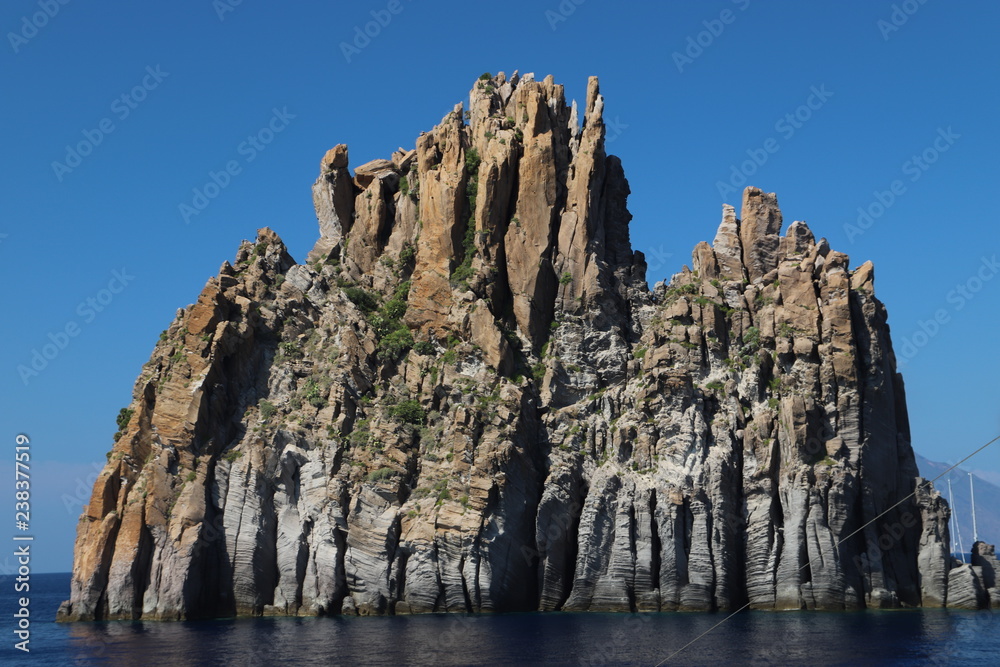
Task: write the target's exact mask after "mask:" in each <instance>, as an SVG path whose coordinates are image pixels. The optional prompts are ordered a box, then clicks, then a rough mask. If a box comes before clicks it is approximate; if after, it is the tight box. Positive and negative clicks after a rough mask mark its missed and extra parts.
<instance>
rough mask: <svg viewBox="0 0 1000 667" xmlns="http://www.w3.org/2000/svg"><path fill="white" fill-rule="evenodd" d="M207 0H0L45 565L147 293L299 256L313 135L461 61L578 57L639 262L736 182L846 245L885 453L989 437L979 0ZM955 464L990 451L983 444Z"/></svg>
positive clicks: (438, 100)
mask: <svg viewBox="0 0 1000 667" xmlns="http://www.w3.org/2000/svg"><path fill="white" fill-rule="evenodd" d="M232 2H233V0H219V1H218V2H215V3H213V2H211V1H210V0H204V1H201V2H185V3H170V2H149V3H141V4H137V3H129V2H121V1H115V0H111V1H108V2H104V3H101V4H100V5H99V6H98V5H95V4H93V3H83V2H69V3H68V4H65V5H61V4H59V3H58V0H42V1H41V2H39V1H38V0H34V1H28V0H12V1H10V2H7V3H5V4H4V6H3V8H2V9H0V28H2V32H3V35H4V40H3V43H2V44H0V63H2V70H0V71H2V77H3V90H4V91H5V95H6V97H5V102H4V104H3V105H2V114H3V132H2V137H3V144H2V146H0V150H2V154H3V156H4V160H3V161H2V162H0V173H2V183H3V188H2V197H3V200H2V208H3V216H2V219H0V266H2V271H3V276H4V284H5V285H7V290H6V295H5V296H6V300H7V302H8V306H9V307H8V310H7V315H6V318H5V326H4V334H3V335H4V345H2V346H0V355H2V356H0V375H2V377H3V380H2V382H0V392H2V395H0V398H2V400H0V406H2V408H0V409H2V411H3V424H4V436H3V437H4V438H6V439H7V440H9V441H10V442H9V443H8V444H9V445H10V447H9V448H8V449H6V450H5V451H9V452H10V451H13V440H14V436H15V435H16V434H17V433H21V432H23V433H27V434H28V435H29V436H30V437H31V440H32V451H33V457H34V458H33V466H34V467H33V477H34V480H35V485H36V486H35V490H36V493H35V497H34V503H35V514H34V517H33V522H34V526H33V527H34V529H35V531H36V534H37V535H38V539H39V542H38V543H37V547H38V548H37V550H36V561H35V567H36V569H37V570H38V571H56V570H61V571H64V570H68V569H69V567H70V564H71V545H72V537H73V530H74V527H75V523H76V519H77V517H78V515H79V511H80V506H81V504H82V502H86V500H87V498H86V496H87V494H88V493H89V485H90V482H91V481H92V479H93V473H94V471H95V469H96V468H95V465H96V466H97V467H99V466H100V465H101V464H103V462H104V454H105V452H106V451H108V449H109V448H110V446H111V437H112V434H113V433H114V431H115V422H114V418H115V415H116V414H117V412H118V410H119V408H121V407H123V406H125V405H127V404H128V403H129V400H130V395H131V390H132V384H133V382H134V380H135V377H136V376H137V375H138V372H139V369H140V367H141V366H142V364H143V363H144V362H145V361H146V360H147V359H148V356H149V354H150V351H151V350H152V348H153V345H154V343H155V342H156V339H157V336H158V334H159V332H160V331H161V330H162V329H164V328H165V327H166V326H167V325H168V323H169V322H170V321H171V319H172V318H173V316H174V313H175V312H176V309H177V308H178V307H182V306H185V305H187V304H189V303H191V302H193V301H194V300H195V298H196V297H197V295H198V292H199V291H200V289H201V287H202V286H203V284H204V282H205V280H207V279H208V278H209V277H210V276H212V275H214V274H215V273H216V272H217V271H218V268H219V266H220V265H221V263H222V262H223V261H224V260H227V259H231V258H232V257H233V255H234V253H235V250H236V248H237V246H238V244H239V242H240V240H241V239H243V238H252V237H253V235H254V233H255V230H256V229H257V228H259V227H262V226H265V225H266V226H270V227H272V228H273V229H275V230H276V231H277V232H278V233H279V234H280V235H281V236H282V237H283V238H284V239H285V241H286V243H287V244H288V246H289V248H290V250H291V252H292V254H293V256H295V257H296V258H297V259H302V258H303V257H304V256H305V254H306V252H307V251H308V250H309V248H310V247H311V246H312V243H313V242H314V240H315V238H316V236H317V229H316V222H315V216H314V214H313V210H312V202H311V196H310V191H309V188H310V185H311V184H312V182H313V180H314V179H315V177H316V174H317V171H318V164H319V159H320V157H321V156H322V155H323V153H324V152H325V151H326V149H328V148H330V147H331V146H333V145H334V144H337V143H341V142H344V143H347V144H349V146H350V152H351V163H352V165H354V166H356V165H358V164H361V163H362V162H365V161H368V160H370V159H374V158H377V157H388V156H389V154H390V153H391V151H392V150H394V149H395V148H397V147H399V146H403V147H413V146H414V143H415V139H416V137H417V135H418V134H419V133H420V132H421V131H423V130H427V129H430V128H431V127H432V126H433V125H434V124H435V123H437V122H438V121H439V120H440V119H441V117H442V116H443V115H444V114H445V113H446V112H448V111H449V110H450V109H451V108H452V106H453V105H454V104H455V103H457V102H459V101H463V100H465V99H467V93H468V90H469V88H471V86H472V84H473V82H474V80H475V79H476V77H478V76H479V74H481V73H482V72H484V71H489V72H496V71H500V70H502V71H506V72H508V73H510V72H512V71H513V70H515V69H520V71H521V72H535V73H536V74H537V75H538V76H539V77H541V76H544V75H546V74H550V73H551V74H553V75H554V76H555V77H556V79H557V81H559V82H562V83H564V84H565V85H566V87H567V94H568V96H570V97H576V98H577V99H582V98H583V97H584V95H585V90H586V83H587V77H588V76H589V75H598V76H599V77H600V78H601V88H602V92H603V93H604V95H605V98H606V111H605V116H606V120H607V121H608V123H609V143H608V151H609V152H610V153H614V154H617V155H619V156H620V157H621V158H622V161H623V163H624V166H625V169H626V174H627V175H628V177H629V180H630V183H631V187H632V191H633V194H632V196H631V198H630V201H629V205H630V209H631V210H632V213H633V214H634V216H635V220H634V221H633V225H632V240H633V245H634V246H635V247H636V248H637V249H639V250H642V251H643V252H645V253H646V255H647V258H648V261H649V265H650V272H649V279H650V284H651V285H652V283H653V282H654V281H656V280H659V279H662V278H666V277H668V276H669V275H670V274H672V273H673V272H674V271H676V270H678V269H680V267H681V266H682V265H683V264H685V263H689V262H690V252H691V249H692V248H693V247H694V245H695V244H696V243H697V242H698V241H700V240H711V238H712V237H713V236H714V233H715V229H716V226H717V224H718V222H719V219H720V211H721V204H722V203H724V202H728V203H734V204H737V205H738V204H739V201H738V199H739V197H738V194H732V190H731V189H730V188H734V186H736V185H738V187H735V189H736V190H739V189H741V188H742V185H743V183H742V181H741V180H740V179H742V178H746V183H748V184H753V185H757V186H758V187H761V188H763V189H765V190H767V191H773V192H777V193H778V197H779V202H780V203H781V205H782V208H783V211H784V215H785V220H786V222H791V221H792V220H806V221H807V222H808V223H809V225H810V227H811V228H812V229H813V231H814V233H815V234H816V235H817V236H826V237H827V238H828V239H829V240H830V243H831V245H832V246H833V247H834V248H836V249H838V250H841V251H844V252H847V253H849V254H850V256H851V259H852V265H854V266H857V265H859V264H861V263H862V262H864V261H865V260H869V259H870V260H872V261H874V263H875V266H876V275H877V280H876V288H877V294H878V296H879V297H880V298H881V299H882V300H883V301H884V302H885V303H886V305H887V307H888V311H889V323H890V325H891V327H892V332H893V336H894V341H895V344H896V350H897V355H899V356H900V357H901V361H905V364H903V366H902V370H903V372H904V376H905V379H906V386H907V391H908V399H909V407H910V418H911V426H912V430H913V443H914V446H915V448H916V449H917V450H918V451H919V452H921V453H922V454H924V455H925V456H927V457H928V458H930V459H934V460H941V461H957V460H958V459H959V458H961V457H962V456H964V455H965V454H966V453H968V452H971V451H972V450H973V449H975V448H976V447H977V446H979V445H980V444H982V443H984V442H986V441H987V440H989V439H990V438H992V437H993V436H994V435H996V434H997V433H998V432H1000V416H998V410H997V408H998V400H997V397H998V394H1000V392H998V390H997V388H996V377H997V376H998V375H1000V360H998V356H997V355H996V354H995V353H994V350H995V345H996V340H997V326H998V323H1000V316H998V313H1000V307H998V306H1000V279H994V278H995V276H994V273H996V272H997V271H1000V268H996V267H994V266H993V257H994V256H995V254H1000V229H998V226H997V224H996V222H995V220H993V217H994V211H995V205H994V204H995V202H994V198H995V196H996V194H995V193H996V184H995V178H996V172H997V169H996V155H998V153H1000V132H998V131H997V129H996V127H997V125H996V120H995V118H996V110H997V108H998V106H1000V104H998V102H1000V99H998V97H1000V96H998V93H997V86H996V84H995V81H996V79H997V76H996V75H997V73H998V69H1000V68H998V64H1000V45H998V41H997V39H996V35H995V26H996V25H998V23H1000V7H998V5H996V4H995V3H987V2H978V3H973V2H949V3H944V2H933V1H932V2H926V3H924V4H921V3H920V2H919V1H918V0H908V1H907V2H898V3H892V2H888V1H886V2H879V1H871V0H868V1H864V2H862V1H860V0H853V1H847V2H837V3H801V2H791V1H789V2H764V1H763V0H738V1H736V2H733V1H730V0H714V1H706V2H697V3H694V2H684V3H682V2H648V3H633V4H631V5H627V4H624V3H615V2H611V1H610V0H586V1H581V0H575V2H574V0H566V1H564V2H561V3H560V2H559V1H558V0H551V1H550V2H544V1H543V2H522V1H519V0H510V1H508V2H505V3H502V4H500V5H497V4H495V3H458V2H436V3H431V2H427V1H425V2H420V1H419V0H397V2H390V0H374V1H369V0H364V1H362V2H354V3H331V2H293V3H282V4H280V5H278V4H277V3H263V2H259V1H257V2H254V1H252V0H243V1H242V2H240V3H239V4H238V5H233V4H232ZM894 4H895V7H894ZM45 7H48V12H49V14H52V16H46V15H44V14H39V12H44V11H45ZM56 8H58V11H56ZM372 12H374V15H373V14H372ZM377 19H381V20H382V23H384V25H379V26H378V29H377V31H376V29H375V28H374V27H373V26H368V27H369V30H370V32H372V33H376V32H377V35H376V36H375V37H373V38H370V39H369V40H368V43H366V42H365V41H364V40H363V39H358V40H357V42H355V39H356V37H357V34H358V32H359V31H364V29H365V27H366V24H367V23H369V22H371V21H374V20H377ZM33 23H34V24H38V25H41V27H39V28H36V27H35V25H34V24H33ZM345 43H346V44H349V45H351V46H350V47H349V48H345V47H344V46H343V44H345ZM123 96H124V97H123ZM251 137H256V139H251ZM255 142H256V143H255ZM81 143H82V144H83V145H82V147H81V146H80V144H81ZM68 147H71V148H73V150H74V151H76V148H79V149H80V150H79V151H78V152H79V153H87V154H86V155H78V154H77V155H73V154H70V153H71V151H70V150H68ZM251 158H252V159H251ZM748 160H751V162H747V161H748ZM53 163H58V164H55V165H54V164H53ZM227 165H228V166H230V167H231V170H232V174H233V175H230V176H229V178H228V182H227V179H226V178H224V177H217V181H218V182H220V183H224V184H225V187H221V188H219V189H218V190H217V191H216V190H215V189H213V188H212V187H209V188H208V190H209V192H210V193H211V194H213V195H214V196H213V197H212V198H211V199H206V200H204V201H197V202H196V201H195V199H196V194H195V191H196V190H199V191H204V189H205V186H206V184H209V183H212V178H211V174H212V172H215V173H216V174H218V173H219V172H222V171H224V170H225V169H226V168H227ZM720 184H722V185H720ZM195 203H197V204H198V205H199V206H201V207H202V210H200V211H199V212H198V213H197V214H196V215H194V214H190V211H189V215H187V216H184V215H183V214H182V211H181V205H184V204H186V205H189V206H192V208H193V207H194V205H195ZM859 208H860V209H861V210H862V211H867V212H868V215H869V216H870V217H867V218H862V219H861V223H862V224H859V215H860V214H859ZM852 225H853V226H852ZM116 272H117V273H116ZM963 290H965V291H964V292H963ZM88 300H92V301H88ZM67 327H68V328H69V329H68V330H67ZM70 332H74V334H75V335H71V334H70ZM53 338H54V339H55V342H54V343H53V342H52V341H53ZM49 343H52V344H54V345H57V344H59V343H63V344H64V347H63V349H59V350H58V354H56V355H55V357H54V358H53V359H51V360H49V361H48V363H47V366H46V367H45V368H44V369H43V370H42V371H40V372H39V373H38V375H37V376H34V375H31V376H28V377H27V381H26V382H25V379H24V378H23V377H22V375H21V374H20V373H19V372H18V366H20V365H24V366H27V365H30V363H31V359H32V355H33V350H39V351H40V350H41V349H42V348H43V346H45V345H46V344H49ZM906 343H908V344H909V347H907V348H905V352H906V354H905V355H904V354H903V352H904V344H906ZM49 351H50V352H51V351H52V350H51V349H50V350H49ZM904 357H905V359H904ZM4 458H5V459H6V460H3V461H0V476H2V478H3V479H11V474H10V470H11V468H12V467H13V456H12V455H11V456H7V457H4ZM969 467H971V468H975V469H981V470H984V471H990V472H992V473H993V474H998V473H1000V447H997V448H995V449H992V450H989V451H987V452H985V453H983V454H981V455H979V456H978V457H977V458H976V459H974V460H973V461H972V462H970V464H969ZM0 495H2V494H0ZM3 565H4V563H3V562H2V561H0V570H2V568H3ZM2 573H3V572H2V571H0V574H2Z"/></svg>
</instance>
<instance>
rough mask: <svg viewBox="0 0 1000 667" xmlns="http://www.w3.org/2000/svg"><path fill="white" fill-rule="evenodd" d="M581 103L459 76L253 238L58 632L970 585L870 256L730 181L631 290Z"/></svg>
mask: <svg viewBox="0 0 1000 667" xmlns="http://www.w3.org/2000/svg"><path fill="white" fill-rule="evenodd" d="M603 110H604V99H603V97H602V96H601V94H600V89H599V85H598V81H597V79H596V78H591V79H590V81H589V82H588V86H587V97H586V100H585V101H584V104H583V106H582V107H578V106H577V105H575V104H573V103H571V104H567V103H566V99H565V95H564V90H563V88H562V86H559V85H557V84H555V82H554V80H553V78H552V77H551V76H549V77H546V78H545V79H544V80H542V81H536V80H535V77H534V76H533V75H531V74H525V75H523V76H521V75H519V74H518V73H516V72H515V73H514V74H513V75H512V76H510V77H507V76H506V75H504V74H503V73H500V74H497V75H496V76H492V75H484V76H483V77H482V78H481V79H480V80H479V81H477V82H476V83H475V85H474V87H473V89H472V91H471V93H470V95H469V103H468V107H467V108H466V107H465V106H464V105H461V104H460V105H456V107H455V108H454V110H453V111H452V112H450V113H449V114H447V115H446V116H445V117H444V118H443V119H442V121H441V123H440V124H438V125H437V127H435V128H433V129H432V130H430V131H429V132H426V133H424V134H422V135H421V136H420V137H418V138H417V140H416V144H415V146H414V148H412V149H404V148H400V149H398V150H396V151H395V152H393V153H391V154H390V155H388V156H387V157H386V156H383V158H380V159H375V160H372V161H369V162H366V163H364V164H363V165H362V166H360V167H357V168H356V169H355V171H354V173H353V174H352V173H351V171H350V169H349V163H348V151H347V147H346V146H344V145H339V146H336V147H334V148H333V149H331V150H330V151H329V152H327V153H326V155H325V156H324V157H323V159H322V161H321V164H320V174H319V178H318V179H317V181H316V183H315V184H314V186H313V199H314V203H315V208H316V215H317V218H318V220H319V228H320V238H319V240H318V242H317V243H316V246H315V247H314V248H313V250H312V252H310V254H309V256H308V258H307V263H306V264H297V263H296V262H295V261H294V260H293V259H292V258H291V257H290V256H289V255H288V252H287V251H286V249H285V247H284V244H283V243H282V242H281V240H280V239H279V238H278V236H277V235H276V234H275V233H274V232H273V231H271V230H269V229H263V230H261V231H260V232H259V233H258V236H257V238H256V241H255V242H252V243H251V242H244V243H243V244H242V245H241V246H240V248H239V250H238V252H237V255H236V257H235V260H234V261H233V263H232V264H230V263H225V264H223V266H222V269H221V270H220V273H219V275H218V276H217V277H216V278H212V279H211V280H210V281H209V282H208V284H207V285H206V286H205V288H204V290H203V291H202V293H201V295H200V296H199V297H198V300H197V302H196V303H195V304H193V305H191V306H189V307H187V308H185V309H182V310H181V311H179V312H178V314H177V317H176V318H175V320H174V322H173V323H171V325H170V326H169V327H168V328H167V330H166V331H164V332H163V334H162V335H161V337H160V340H159V342H158V343H157V344H156V347H155V349H154V351H153V355H152V358H151V359H150V361H149V363H147V364H146V365H145V366H144V367H143V369H142V372H141V374H140V376H139V379H138V380H137V382H136V385H135V389H134V392H133V401H132V403H131V405H130V406H129V409H128V410H129V411H130V412H129V411H127V412H126V413H123V415H124V414H127V415H128V418H124V417H123V419H124V425H122V426H121V428H120V430H119V434H118V436H117V440H116V442H115V444H114V446H113V449H112V451H111V452H110V453H109V457H108V464H107V466H106V467H105V468H104V470H103V471H102V473H101V475H100V477H99V478H98V480H97V482H96V483H95V485H94V492H93V496H92V498H91V501H90V503H89V504H88V506H87V507H86V509H85V511H84V513H83V516H81V519H80V524H79V528H78V535H77V542H76V552H75V560H74V569H73V580H72V593H71V599H70V600H69V601H68V602H67V603H65V604H64V605H63V607H62V608H61V610H60V618H61V619H63V620H77V619H114V618H119V619H138V618H141V619H179V618H199V617H213V616H230V615H233V614H242V615H316V614H391V613H396V614H400V613H420V612H433V611H461V612H469V611H505V610H528V609H542V610H558V609H564V610H595V611H596V610H607V611H615V610H621V611H646V610H678V609H683V610H711V609H738V608H740V607H741V606H742V605H744V604H745V603H749V604H750V605H751V606H752V607H754V608H760V609H813V608H825V609H851V608H860V607H865V606H876V607H886V606H900V605H920V604H923V605H927V606H941V605H943V604H945V603H946V602H947V603H950V601H951V597H950V596H949V594H948V591H949V587H952V586H954V587H955V590H956V592H961V591H965V592H964V593H961V595H959V596H958V597H957V598H956V599H963V600H964V599H972V600H973V601H974V603H975V604H980V603H981V601H982V600H983V599H986V597H987V596H988V595H993V594H994V593H990V592H989V591H993V592H995V591H996V589H995V588H994V587H991V586H990V585H989V584H980V585H981V587H983V595H982V596H979V597H976V595H977V593H976V590H975V585H976V582H977V581H978V579H975V577H976V576H978V575H976V572H975V570H971V574H970V573H967V572H965V571H956V570H951V568H950V563H949V561H948V556H947V550H946V548H945V546H944V545H946V544H948V532H947V530H948V529H947V521H948V508H947V505H946V504H945V503H944V501H943V500H942V499H941V498H940V496H939V495H938V494H937V492H935V491H934V490H933V488H932V487H931V486H930V485H929V484H927V483H926V482H924V480H921V479H919V478H918V477H917V470H916V466H915V463H914V458H913V452H912V450H911V448H910V442H909V427H908V423H907V415H906V406H905V397H904V388H903V382H902V378H901V377H900V376H899V375H898V373H896V369H895V361H894V357H893V353H892V345H891V341H890V339H889V331H888V327H887V325H886V314H885V309H884V307H883V305H882V304H881V302H879V301H878V300H877V299H876V298H875V295H874V271H873V269H872V266H871V264H864V265H862V266H861V267H860V268H859V269H856V270H854V271H851V269H850V266H849V260H848V257H847V256H846V255H844V254H842V253H838V252H836V251H834V250H831V249H830V247H829V244H828V243H827V242H826V240H825V239H820V240H819V241H816V240H815V237H814V236H813V234H812V232H811V231H810V230H809V229H808V227H807V226H806V225H805V223H802V222H794V223H792V224H791V225H790V226H789V227H788V229H787V230H786V232H785V234H784V236H781V235H780V232H781V226H782V217H781V212H780V210H779V209H778V204H777V198H776V197H775V195H773V194H766V193H764V192H762V191H761V190H759V189H757V188H752V187H751V188H747V189H746V191H745V192H744V195H743V201H742V202H741V204H742V205H741V211H740V217H739V218H737V216H736V210H735V209H734V208H733V207H732V206H724V207H723V216H722V223H721V225H720V226H719V229H718V232H717V234H716V236H715V239H714V242H713V243H712V244H711V245H709V244H708V243H701V244H699V245H698V246H697V247H696V248H695V250H694V255H693V263H692V266H693V270H689V269H686V268H685V269H684V270H682V271H681V272H679V273H678V274H676V275H675V276H674V277H673V279H672V280H671V281H670V284H669V286H666V285H663V284H660V285H658V286H657V288H656V289H655V290H653V291H652V292H651V291H650V290H649V289H648V288H647V286H646V282H645V261H644V258H643V256H642V254H641V253H638V252H634V251H633V250H632V248H631V244H630V242H629V233H628V225H629V222H630V220H631V214H630V213H629V212H628V208H627V197H628V195H629V192H630V190H629V185H628V182H627V180H626V179H625V175H624V171H623V168H622V164H621V161H620V160H618V159H617V158H615V157H613V156H608V155H607V154H606V152H605V146H604V123H603V120H602V114H603ZM581 123H582V124H581ZM911 494H914V495H913V496H912V497H911ZM862 527H864V528H863V530H860V532H857V531H859V529H861V528H862ZM889 529H891V530H892V531H894V532H893V533H892V534H893V540H894V541H893V543H892V545H890V546H889V547H885V548H878V547H876V548H875V549H873V548H872V547H871V545H873V544H874V545H879V544H880V540H881V538H882V537H883V535H884V534H885V531H887V530H889ZM855 533H856V534H855ZM987 555H988V554H986V552H985V551H983V556H982V558H984V559H985V558H986V556H987ZM970 577H972V579H970ZM994 585H995V582H994ZM987 588H988V589H989V590H988V591H987ZM970 590H971V591H973V594H972V597H971V598H970V597H969V595H968V591H970ZM963 596H964V597H963ZM963 604H964V602H963Z"/></svg>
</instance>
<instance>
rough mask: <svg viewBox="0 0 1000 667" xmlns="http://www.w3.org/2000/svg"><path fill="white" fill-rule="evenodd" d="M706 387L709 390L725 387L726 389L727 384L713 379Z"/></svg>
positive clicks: (720, 389)
mask: <svg viewBox="0 0 1000 667" xmlns="http://www.w3.org/2000/svg"><path fill="white" fill-rule="evenodd" d="M705 389H708V390H709V391H722V390H723V389H725V385H723V384H722V383H721V382H719V381H718V380H712V381H711V382H709V383H708V384H706V385H705Z"/></svg>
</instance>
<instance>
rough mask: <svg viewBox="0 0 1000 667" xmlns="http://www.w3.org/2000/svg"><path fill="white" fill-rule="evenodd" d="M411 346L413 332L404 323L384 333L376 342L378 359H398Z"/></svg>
mask: <svg viewBox="0 0 1000 667" xmlns="http://www.w3.org/2000/svg"><path fill="white" fill-rule="evenodd" d="M411 347H413V334H411V333H410V330H409V329H408V328H407V327H406V326H405V325H404V326H400V327H399V328H398V329H395V330H393V331H392V332H390V333H388V334H386V335H385V336H384V337H383V338H382V340H380V341H379V343H378V356H379V358H380V359H383V360H389V359H398V358H399V357H400V356H401V355H402V354H403V353H404V352H406V351H407V350H409V349H410V348H411Z"/></svg>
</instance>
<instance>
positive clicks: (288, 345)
mask: <svg viewBox="0 0 1000 667" xmlns="http://www.w3.org/2000/svg"><path fill="white" fill-rule="evenodd" d="M278 353H279V354H280V355H281V356H283V357H288V358H289V359H299V358H301V357H302V356H304V355H303V354H302V350H301V349H299V346H298V345H297V344H296V343H293V342H292V341H289V340H286V341H284V342H282V343H279V344H278Z"/></svg>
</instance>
